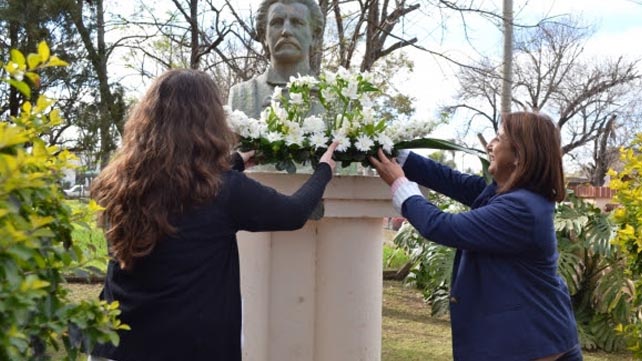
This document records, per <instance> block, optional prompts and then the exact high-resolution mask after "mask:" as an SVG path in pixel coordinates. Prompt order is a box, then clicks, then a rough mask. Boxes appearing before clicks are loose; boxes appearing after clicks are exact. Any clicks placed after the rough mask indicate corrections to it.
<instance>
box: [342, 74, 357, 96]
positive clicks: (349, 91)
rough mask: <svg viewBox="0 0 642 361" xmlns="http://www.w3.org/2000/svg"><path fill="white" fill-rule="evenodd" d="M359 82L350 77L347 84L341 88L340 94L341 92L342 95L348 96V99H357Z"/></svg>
mask: <svg viewBox="0 0 642 361" xmlns="http://www.w3.org/2000/svg"><path fill="white" fill-rule="evenodd" d="M358 91H359V82H357V81H356V80H353V79H350V81H348V86H347V87H346V88H344V89H342V90H341V94H343V96H344V97H346V98H350V99H353V100H354V99H359V94H358Z"/></svg>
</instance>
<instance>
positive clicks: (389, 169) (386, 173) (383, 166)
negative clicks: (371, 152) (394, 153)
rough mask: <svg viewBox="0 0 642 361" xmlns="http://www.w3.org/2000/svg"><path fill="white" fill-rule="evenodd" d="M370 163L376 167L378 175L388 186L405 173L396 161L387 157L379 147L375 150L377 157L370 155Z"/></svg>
mask: <svg viewBox="0 0 642 361" xmlns="http://www.w3.org/2000/svg"><path fill="white" fill-rule="evenodd" d="M369 159H370V163H371V164H372V165H373V166H374V167H375V168H376V169H377V173H379V177H381V179H383V181H384V182H386V183H387V184H388V185H389V186H391V185H392V183H394V182H395V180H397V178H400V177H405V173H404V172H403V169H401V166H400V165H399V163H397V161H396V160H395V159H394V158H393V159H389V158H388V157H387V156H386V155H385V154H384V153H383V150H382V149H381V148H379V150H378V151H377V157H370V158H369Z"/></svg>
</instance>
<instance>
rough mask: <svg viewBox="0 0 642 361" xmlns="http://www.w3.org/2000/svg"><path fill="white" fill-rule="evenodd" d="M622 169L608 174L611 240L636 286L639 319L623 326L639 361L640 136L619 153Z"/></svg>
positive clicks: (641, 261)
mask: <svg viewBox="0 0 642 361" xmlns="http://www.w3.org/2000/svg"><path fill="white" fill-rule="evenodd" d="M620 161H621V162H622V163H623V168H622V170H621V171H620V172H615V171H613V170H610V171H609V175H610V176H611V183H610V185H609V187H611V188H612V189H614V190H616V191H617V193H616V194H615V197H614V200H615V201H616V202H617V203H618V204H619V205H620V207H618V208H617V209H616V210H615V211H614V212H613V220H614V222H615V224H616V225H617V235H616V237H615V239H614V240H613V244H614V245H616V246H617V247H618V248H619V249H620V251H621V252H622V253H623V254H624V255H625V259H626V264H627V266H628V276H629V277H631V278H632V279H634V280H636V282H635V290H636V292H635V306H636V308H637V312H638V318H637V319H636V320H635V321H636V322H635V323H632V324H628V325H623V326H622V328H621V330H622V331H623V332H624V333H625V334H626V335H627V336H628V346H629V348H630V349H631V350H632V351H633V353H634V354H635V356H636V357H638V358H640V359H642V319H641V318H642V291H641V290H642V278H641V276H642V133H639V134H637V135H636V137H635V139H634V140H633V142H632V144H631V146H630V147H627V148H623V149H621V150H620Z"/></svg>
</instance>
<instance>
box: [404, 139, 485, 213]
mask: <svg viewBox="0 0 642 361" xmlns="http://www.w3.org/2000/svg"><path fill="white" fill-rule="evenodd" d="M403 170H404V173H405V174H406V177H407V178H408V179H409V180H411V181H413V182H417V183H419V184H420V185H422V186H424V187H428V188H430V189H432V190H434V191H436V192H439V193H441V194H443V195H445V196H448V197H450V198H452V199H454V200H456V201H458V202H460V203H463V204H465V205H467V206H469V207H470V206H471V205H472V204H473V201H474V200H475V199H476V198H477V196H479V194H480V193H481V192H482V191H483V190H484V188H486V181H485V180H484V178H483V177H480V176H476V175H471V174H464V173H460V172H458V171H456V170H454V169H452V168H450V167H447V166H445V165H443V164H440V163H438V162H435V161H434V160H432V159H430V158H426V157H422V156H420V155H418V154H416V153H413V152H410V154H409V155H408V158H407V159H406V162H405V163H404V166H403Z"/></svg>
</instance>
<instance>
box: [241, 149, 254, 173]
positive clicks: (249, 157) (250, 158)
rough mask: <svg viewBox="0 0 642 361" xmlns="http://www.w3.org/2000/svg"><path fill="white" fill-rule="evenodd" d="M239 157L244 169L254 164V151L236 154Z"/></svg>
mask: <svg viewBox="0 0 642 361" xmlns="http://www.w3.org/2000/svg"><path fill="white" fill-rule="evenodd" d="M238 153H239V155H240V156H241V159H243V165H244V166H245V169H248V168H251V167H254V166H255V165H256V163H254V154H255V153H256V151H255V150H249V151H247V152H238Z"/></svg>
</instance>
